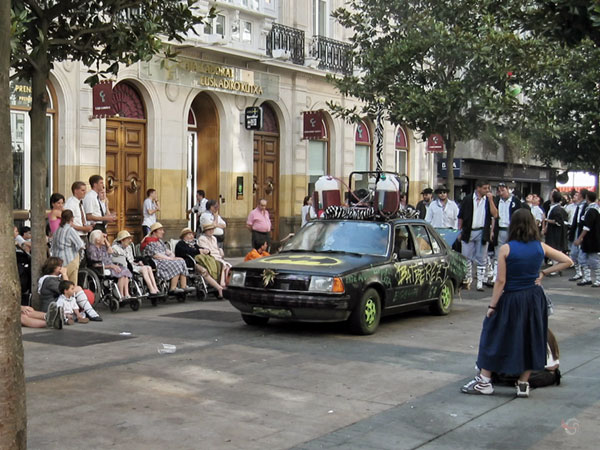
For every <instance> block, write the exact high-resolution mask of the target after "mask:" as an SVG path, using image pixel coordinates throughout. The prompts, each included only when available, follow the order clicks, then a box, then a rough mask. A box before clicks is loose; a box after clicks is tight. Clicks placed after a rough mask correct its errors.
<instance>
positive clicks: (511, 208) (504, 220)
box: [492, 183, 522, 283]
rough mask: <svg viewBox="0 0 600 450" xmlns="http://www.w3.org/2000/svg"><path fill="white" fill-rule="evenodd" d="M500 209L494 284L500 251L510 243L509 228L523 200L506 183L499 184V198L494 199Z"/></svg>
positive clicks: (495, 242)
mask: <svg viewBox="0 0 600 450" xmlns="http://www.w3.org/2000/svg"><path fill="white" fill-rule="evenodd" d="M494 204H495V205H496V208H497V209H498V220H495V221H494V238H493V244H494V268H493V270H494V273H493V278H492V282H494V283H495V282H496V277H497V275H498V251H499V250H500V247H502V246H503V245H504V244H506V243H507V242H508V227H509V225H510V219H511V217H512V215H513V214H514V212H515V211H517V210H518V209H520V208H522V204H521V200H519V198H518V197H515V196H514V195H513V194H511V192H510V190H509V189H508V186H507V185H506V183H498V196H497V197H496V198H494Z"/></svg>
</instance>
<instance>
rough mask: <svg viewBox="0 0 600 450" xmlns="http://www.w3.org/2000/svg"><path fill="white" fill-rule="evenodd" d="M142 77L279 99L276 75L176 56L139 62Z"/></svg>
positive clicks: (237, 93) (156, 80)
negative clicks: (174, 57) (175, 57)
mask: <svg viewBox="0 0 600 450" xmlns="http://www.w3.org/2000/svg"><path fill="white" fill-rule="evenodd" d="M139 76H140V78H141V79H142V80H149V81H155V82H159V83H169V84H176V85H179V86H187V87H192V88H200V89H209V90H215V91H221V92H227V93H230V94H236V95H246V96H251V97H261V98H268V99H272V100H278V99H279V76H278V75H274V74H271V73H265V72H258V71H254V70H247V69H242V68H239V67H231V66H225V65H222V64H219V63H214V62H208V61H202V60H198V59H192V58H186V57H183V56H177V59H176V60H175V61H173V60H170V59H167V58H162V57H154V58H153V59H152V60H151V61H144V62H140V63H139Z"/></svg>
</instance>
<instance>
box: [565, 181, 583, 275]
mask: <svg viewBox="0 0 600 450" xmlns="http://www.w3.org/2000/svg"><path fill="white" fill-rule="evenodd" d="M586 194H587V189H582V190H581V191H578V192H575V194H574V195H573V201H574V202H575V204H576V205H577V206H576V207H575V212H574V213H573V220H572V221H571V226H570V227H569V233H568V235H567V236H568V240H569V242H570V243H571V251H570V252H569V254H570V256H571V259H572V260H573V262H574V263H575V275H573V276H572V277H571V278H569V281H578V280H581V279H582V278H583V271H582V269H581V265H580V264H579V246H578V245H575V241H576V240H577V239H578V238H579V235H580V234H581V232H582V231H583V218H584V216H585V210H586V209H587V206H588V204H587V201H586V198H585V196H586Z"/></svg>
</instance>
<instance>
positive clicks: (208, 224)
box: [202, 223, 217, 231]
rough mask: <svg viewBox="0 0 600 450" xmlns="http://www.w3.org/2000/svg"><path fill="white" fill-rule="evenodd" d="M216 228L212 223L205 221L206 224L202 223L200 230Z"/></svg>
mask: <svg viewBox="0 0 600 450" xmlns="http://www.w3.org/2000/svg"><path fill="white" fill-rule="evenodd" d="M215 228H217V226H216V225H215V224H214V223H207V224H206V225H202V231H207V230H213V229H215Z"/></svg>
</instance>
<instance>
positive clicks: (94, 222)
mask: <svg viewBox="0 0 600 450" xmlns="http://www.w3.org/2000/svg"><path fill="white" fill-rule="evenodd" d="M89 181H90V186H91V187H92V190H91V191H89V192H88V193H87V194H85V198H84V199H83V210H84V211H85V217H86V219H87V220H88V223H89V225H91V226H92V227H93V228H95V229H99V230H102V232H104V233H106V223H110V222H114V221H115V220H116V217H115V216H114V215H113V214H110V213H108V212H107V214H104V212H103V209H102V205H101V204H100V199H99V198H98V194H99V193H100V191H101V190H102V189H104V178H102V177H101V176H100V175H92V176H91V177H90V180H89Z"/></svg>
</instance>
